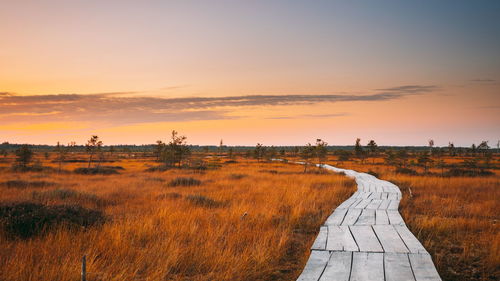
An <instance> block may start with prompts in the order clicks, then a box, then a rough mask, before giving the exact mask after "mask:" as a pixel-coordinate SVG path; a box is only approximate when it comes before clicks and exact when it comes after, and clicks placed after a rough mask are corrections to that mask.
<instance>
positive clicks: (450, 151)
mask: <svg viewBox="0 0 500 281" xmlns="http://www.w3.org/2000/svg"><path fill="white" fill-rule="evenodd" d="M448 154H449V155H450V156H451V157H453V156H455V154H456V153H455V145H454V144H453V143H452V142H449V143H448Z"/></svg>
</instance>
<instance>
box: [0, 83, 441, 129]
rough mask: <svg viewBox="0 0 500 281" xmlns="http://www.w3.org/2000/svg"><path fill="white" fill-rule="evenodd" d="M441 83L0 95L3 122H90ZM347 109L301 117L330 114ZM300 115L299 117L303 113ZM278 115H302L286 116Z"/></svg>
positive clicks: (185, 117)
mask: <svg viewBox="0 0 500 281" xmlns="http://www.w3.org/2000/svg"><path fill="white" fill-rule="evenodd" d="M436 89H437V87H436V86H422V85H410V86H400V87H394V88H386V89H379V90H377V91H376V92H374V93H371V94H364V95H360V94H327V95H317V94H313V95H243V96H228V97H188V98H162V97H148V96H140V97H139V96H131V95H130V94H133V93H135V92H113V93H99V94H87V95H83V94H57V95H16V94H12V93H6V92H3V93H0V120H1V121H11V122H12V121H16V122H19V121H31V122H52V121H87V122H101V123H110V124H119V125H123V124H133V123H145V122H166V121H175V122H180V121H190V120H221V119H235V118H240V117H238V116H236V115H237V114H236V113H237V112H238V109H239V108H243V107H261V106H286V105H312V104H318V103H335V102H356V101H373V102H375V101H389V100H395V99H399V98H402V97H405V96H408V95H419V94H425V93H430V92H433V91H435V90H436ZM345 114H347V113H340V114H327V115H301V116H302V118H327V117H337V116H342V115H345ZM297 116H299V115H297ZM276 118H283V119H285V118H296V117H294V116H290V117H288V116H284V117H276Z"/></svg>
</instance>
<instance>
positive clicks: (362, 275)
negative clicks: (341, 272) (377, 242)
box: [350, 252, 384, 281]
mask: <svg viewBox="0 0 500 281" xmlns="http://www.w3.org/2000/svg"><path fill="white" fill-rule="evenodd" d="M383 259H384V256H383V253H366V252H355V253H353V257H352V269H351V279H350V280H351V281H384V260H383Z"/></svg>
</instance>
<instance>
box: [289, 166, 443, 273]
mask: <svg viewBox="0 0 500 281" xmlns="http://www.w3.org/2000/svg"><path fill="white" fill-rule="evenodd" d="M323 167H324V168H326V169H328V170H331V171H334V172H343V173H345V174H346V175H347V176H349V177H352V178H354V179H355V180H356V183H357V185H358V191H356V192H355V193H354V194H353V195H352V196H351V197H350V198H349V199H347V200H346V201H344V202H343V203H342V204H341V205H340V206H339V207H338V208H337V209H336V210H335V211H334V212H333V213H332V214H331V215H330V217H328V219H327V220H326V222H325V223H324V225H323V226H321V229H320V231H319V235H318V237H317V238H316V240H315V242H314V244H313V246H312V248H311V255H310V257H309V260H308V261H307V264H306V266H305V268H304V270H303V271H302V274H301V275H300V276H299V278H298V279H297V280H301V281H302V280H303V281H306V280H307V281H334V280H335V281H337V280H339V281H340V280H342V281H358V280H369V281H379V280H380V281H393V280H394V281H404V280H414V281H424V280H425V281H428V280H441V278H440V277H439V274H438V273H437V271H436V268H435V267H434V264H433V262H432V259H431V256H430V255H429V253H428V252H427V251H426V250H425V248H424V247H423V246H422V244H420V242H419V241H418V240H417V238H416V237H415V236H414V235H413V234H412V233H411V232H410V230H408V228H407V227H406V225H405V222H404V221H403V218H402V217H401V215H400V214H399V212H398V206H399V201H400V200H401V191H400V190H399V188H398V187H397V186H396V185H394V184H392V183H390V182H388V181H384V180H380V179H377V178H376V177H374V176H372V175H369V174H366V173H358V172H356V171H352V170H345V169H339V168H335V167H332V166H330V165H323Z"/></svg>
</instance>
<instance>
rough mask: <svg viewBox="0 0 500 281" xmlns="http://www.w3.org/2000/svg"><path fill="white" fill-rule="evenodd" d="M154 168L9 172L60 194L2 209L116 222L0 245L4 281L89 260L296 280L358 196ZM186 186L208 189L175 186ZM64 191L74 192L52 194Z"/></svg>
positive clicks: (340, 181)
mask: <svg viewBox="0 0 500 281" xmlns="http://www.w3.org/2000/svg"><path fill="white" fill-rule="evenodd" d="M151 164H152V163H148V162H146V161H143V160H137V161H135V160H124V161H121V162H116V163H114V164H113V165H120V166H123V167H124V168H125V170H123V171H120V173H121V174H119V175H77V174H74V173H65V174H60V175H58V174H55V173H23V174H15V173H11V172H6V171H4V172H3V173H2V174H1V178H0V181H2V182H4V181H8V180H25V181H35V180H38V181H40V180H44V181H50V182H54V183H56V184H57V187H42V188H40V187H37V188H32V187H29V186H28V187H26V188H23V189H18V188H5V187H0V189H1V192H0V202H3V203H5V202H14V201H36V202H39V203H40V202H42V203H44V204H48V205H57V204H65V203H71V204H79V205H81V206H84V207H87V208H93V209H98V210H100V211H102V212H103V213H104V214H105V215H106V216H107V218H108V221H107V222H106V223H104V224H103V225H102V226H95V227H91V228H89V229H87V230H75V229H71V230H70V229H66V228H64V227H59V228H56V229H55V230H52V231H49V232H48V233H46V234H45V235H41V236H38V237H35V238H32V239H28V240H21V239H18V240H9V239H7V238H6V237H4V236H2V235H0V245H1V251H0V280H79V266H80V265H79V261H80V259H81V257H82V256H83V255H84V254H85V255H87V263H88V271H89V272H90V273H89V280H291V279H294V278H296V277H297V276H298V274H299V273H300V271H301V270H302V268H303V266H304V264H305V262H306V260H307V258H308V252H309V250H308V248H309V247H310V245H311V244H312V241H313V240H314V238H315V236H316V234H317V231H318V230H319V226H320V225H321V224H322V222H323V221H324V220H325V219H326V217H327V216H328V215H329V214H330V213H331V212H332V210H333V209H335V207H336V206H337V205H338V204H339V203H340V202H342V201H344V200H345V199H346V198H347V197H348V196H349V195H350V194H351V193H352V192H353V191H354V189H355V186H354V185H353V182H352V181H351V180H350V179H347V178H345V177H343V176H341V175H332V174H329V175H322V174H303V173H301V172H302V167H300V166H295V165H285V164H282V163H256V162H252V161H247V160H241V161H239V163H235V164H225V165H223V167H222V168H220V169H217V170H208V171H206V172H203V173H199V172H196V173H195V172H193V171H189V170H168V171H165V172H154V173H151V172H149V173H148V172H143V171H144V169H145V168H146V167H147V165H151ZM5 165H6V164H5ZM54 165H55V164H54ZM82 165H84V164H81V163H71V164H66V165H65V167H64V168H66V169H73V168H75V167H79V166H82ZM266 170H276V171H278V173H268V172H263V171H266ZM235 175H236V176H235ZM179 177H183V178H195V179H197V180H200V181H201V184H200V185H194V186H178V187H176V186H170V185H169V184H168V183H169V182H170V181H171V180H173V179H175V178H179ZM55 189H59V190H65V191H64V192H61V191H53V192H50V190H55ZM68 190H69V191H68ZM34 192H35V193H34ZM44 192H45V193H44ZM62 193H64V194H62ZM34 194H35V195H34ZM66 195H67V196H66ZM214 202H215V203H214ZM497 247H498V246H497Z"/></svg>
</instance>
